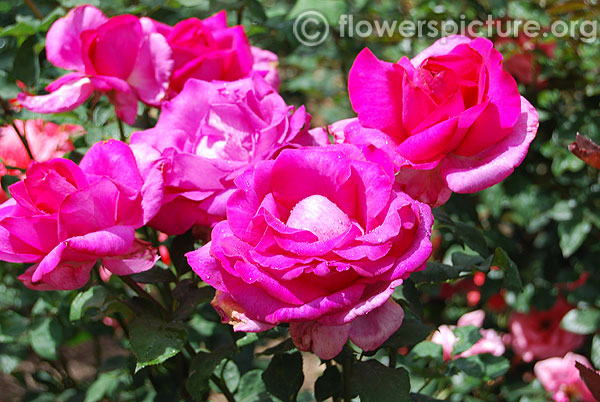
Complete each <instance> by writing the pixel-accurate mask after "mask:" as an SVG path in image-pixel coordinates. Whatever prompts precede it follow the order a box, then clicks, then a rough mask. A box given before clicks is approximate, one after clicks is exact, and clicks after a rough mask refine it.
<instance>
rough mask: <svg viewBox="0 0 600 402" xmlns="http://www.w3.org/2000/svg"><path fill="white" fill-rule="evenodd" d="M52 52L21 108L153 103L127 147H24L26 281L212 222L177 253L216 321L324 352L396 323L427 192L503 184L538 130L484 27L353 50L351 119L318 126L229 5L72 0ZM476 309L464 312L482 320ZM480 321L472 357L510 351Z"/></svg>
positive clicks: (19, 206) (113, 260)
mask: <svg viewBox="0 0 600 402" xmlns="http://www.w3.org/2000/svg"><path fill="white" fill-rule="evenodd" d="M46 55H47V58H48V60H49V61H50V62H51V63H53V64H54V65H56V66H58V67H61V68H63V69H66V70H70V71H72V72H70V73H68V74H66V75H64V76H63V77H60V78H59V79H58V80H56V81H54V82H53V83H51V84H50V85H49V86H48V87H47V88H46V89H47V91H48V94H47V95H40V96H34V95H32V94H28V93H22V94H21V95H20V96H19V98H18V99H19V102H20V103H21V105H22V106H24V107H25V108H27V109H30V110H33V111H36V112H40V113H57V112H63V111H67V110H72V109H74V108H75V107H77V106H79V105H81V104H83V103H84V102H85V101H86V99H88V98H89V97H90V96H91V95H92V94H100V93H101V94H104V95H106V96H107V97H108V99H109V100H110V102H111V103H112V104H113V105H114V107H115V111H116V114H117V116H118V117H119V118H120V119H122V120H123V121H125V122H126V123H129V124H133V123H134V121H135V119H136V115H137V110H138V101H141V102H143V103H145V104H147V105H150V106H154V107H157V108H160V117H159V119H158V123H157V124H156V126H155V127H154V128H151V129H148V130H144V131H139V132H135V133H133V135H132V136H131V138H130V144H127V143H124V142H120V141H115V140H111V141H106V142H102V143H97V144H95V145H94V146H93V147H92V148H91V149H90V150H89V151H88V152H87V153H86V155H85V156H84V157H83V159H82V160H81V162H80V163H79V164H78V165H77V164H75V163H73V162H72V161H70V160H68V159H61V158H55V159H51V160H47V161H43V160H45V159H48V158H49V156H54V155H51V153H47V156H48V157H43V156H40V157H39V158H38V157H37V156H36V159H38V160H39V161H41V162H35V163H32V164H31V165H30V166H29V168H28V169H27V172H26V174H25V178H24V179H23V180H22V181H20V182H18V183H16V184H13V185H12V186H10V194H11V196H12V198H11V199H10V200H8V201H6V202H4V203H3V204H2V205H1V206H0V258H1V259H3V260H5V261H9V262H16V263H30V264H32V265H31V266H30V267H29V268H28V269H27V270H26V271H25V273H23V274H22V275H21V276H20V277H19V279H20V280H21V281H22V282H23V283H24V284H25V285H26V286H28V287H30V288H32V289H39V290H53V289H77V288H80V287H82V286H84V285H85V284H86V283H87V281H88V280H89V276H90V271H91V270H92V268H93V267H94V266H95V265H96V263H97V262H98V261H100V264H101V267H102V269H103V270H107V271H110V272H111V273H113V274H116V275H130V274H133V273H138V272H142V271H145V270H148V269H151V268H152V267H153V266H154V263H155V262H156V260H157V258H158V257H157V251H156V250H155V249H154V248H153V247H152V245H151V244H150V243H149V242H147V241H144V240H142V239H140V238H138V236H136V229H139V228H141V227H143V226H148V227H150V228H153V229H156V230H159V231H161V232H163V233H166V234H168V235H178V234H181V233H184V232H186V231H188V230H190V229H191V228H193V227H197V226H209V227H211V228H212V233H211V241H210V242H208V243H206V244H205V245H204V246H202V247H201V248H200V249H198V250H196V251H193V252H191V253H189V254H187V259H188V261H189V264H190V265H191V267H192V268H193V270H194V271H195V272H196V274H198V275H199V276H200V277H201V278H202V280H203V281H205V282H206V283H208V284H209V285H211V286H213V287H214V288H215V289H216V296H215V299H214V300H213V303H212V304H213V306H214V307H215V309H216V310H217V311H218V312H219V313H220V315H221V316H222V318H223V320H224V322H228V323H230V324H232V325H233V327H234V329H235V330H236V331H249V332H259V331H265V330H268V329H270V328H273V327H274V326H276V325H278V324H279V323H289V331H290V334H291V336H292V338H293V341H294V343H295V344H296V346H297V347H298V348H299V349H300V350H304V351H306V350H312V351H313V352H314V353H316V354H317V355H319V356H320V357H322V358H324V359H329V358H332V357H334V356H335V355H337V354H338V353H339V352H340V351H341V349H342V347H343V345H344V344H345V343H346V342H347V340H348V339H350V340H351V341H352V342H353V343H354V344H356V345H357V346H359V347H360V348H361V349H363V350H366V351H371V350H374V349H376V348H378V347H379V346H380V345H381V344H382V343H383V342H384V341H385V340H386V339H387V338H388V337H389V336H390V335H391V334H392V333H394V332H395V331H396V330H397V329H398V328H399V327H400V325H401V324H402V320H403V316H404V312H403V310H402V308H401V307H400V306H399V305H398V304H396V303H395V302H394V301H393V299H392V298H391V295H392V293H393V292H394V289H395V288H396V287H397V286H399V285H400V284H402V282H403V280H404V279H406V278H407V277H408V276H409V275H410V274H411V273H412V272H415V271H418V270H422V269H425V266H426V262H427V260H428V258H429V257H430V255H431V251H432V244H431V240H430V238H431V227H432V224H433V216H432V213H431V207H437V206H439V205H441V204H443V203H445V202H446V201H447V200H448V199H449V197H450V196H451V194H452V192H457V193H473V192H477V191H480V190H482V189H485V188H487V187H490V186H492V185H494V184H496V183H498V182H500V181H502V180H503V179H504V178H506V177H507V176H508V175H510V174H511V173H512V171H513V170H514V168H515V167H516V166H518V165H519V164H520V163H521V162H522V161H523V159H524V157H525V155H526V153H527V150H528V147H529V144H530V143H531V141H532V140H533V138H534V137H535V134H536V131H537V128H538V116H537V113H536V111H535V109H534V108H533V107H532V106H531V105H530V103H529V102H528V101H527V100H525V99H524V98H523V97H521V96H520V94H519V91H518V88H517V84H516V82H515V80H514V79H513V78H512V77H511V75H510V74H508V73H507V72H506V71H505V70H503V66H502V56H501V55H500V53H499V52H498V51H497V50H495V49H494V47H493V45H492V43H491V42H490V41H488V40H486V39H483V38H478V39H469V38H466V37H463V36H453V37H449V38H444V39H441V40H439V41H438V42H436V43H435V44H433V45H432V46H431V47H429V48H427V49H426V50H425V51H423V52H422V53H420V54H419V55H417V56H416V57H414V58H413V59H408V58H406V57H404V58H402V59H401V60H399V61H398V62H396V63H389V62H385V61H382V60H379V59H378V58H377V57H375V56H374V55H373V53H371V52H370V51H369V50H368V49H364V50H363V51H362V52H361V53H360V54H359V55H358V56H357V58H356V60H355V62H354V65H353V66H352V69H351V71H350V74H349V82H348V90H349V95H350V101H351V104H352V107H353V109H354V111H355V112H356V114H357V117H355V118H350V119H347V120H342V121H339V122H336V123H334V124H332V125H330V126H328V127H324V128H314V129H312V130H309V122H310V115H309V114H308V113H307V112H306V111H305V109H304V108H303V107H300V108H297V109H296V108H294V107H293V106H289V105H287V104H286V103H285V101H284V100H283V99H282V98H281V96H280V95H279V94H278V92H277V88H278V84H279V78H278V75H277V71H276V62H277V57H276V56H275V55H274V54H273V53H271V52H269V51H266V50H262V49H258V48H256V47H252V46H250V44H249V41H248V39H247V37H246V35H245V33H244V30H243V28H242V27H240V26H236V27H227V23H226V15H225V13H224V12H221V13H218V14H216V15H214V16H212V17H210V18H207V19H205V20H199V19H196V18H191V19H188V20H184V21H182V22H180V23H178V24H176V25H175V26H173V27H171V26H168V25H165V24H162V23H159V22H157V21H154V20H152V19H150V18H145V17H143V18H138V17H135V16H132V15H119V16H116V17H112V18H107V17H106V16H105V15H104V14H103V13H102V12H101V11H100V10H98V9H97V8H95V7H92V6H80V7H77V8H75V9H73V10H71V11H70V12H69V13H68V14H67V15H66V16H65V17H63V18H60V19H59V20H57V21H56V22H55V23H54V24H53V25H52V27H51V29H50V30H49V32H48V35H47V38H46ZM64 151H68V149H65V150H63V153H64ZM474 314H475V315H474V316H473V317H470V318H469V319H465V320H463V321H469V322H470V323H476V324H478V325H479V326H481V324H482V321H483V316H482V314H481V312H475V313H474ZM459 325H465V324H464V323H463V322H459ZM555 328H556V327H555ZM483 331H486V332H484V333H483V334H484V336H483V338H482V340H481V341H480V342H479V343H478V344H477V345H475V346H474V347H473V350H470V351H467V352H465V353H463V355H464V356H467V355H469V354H476V353H483V352H481V351H484V352H492V353H494V354H498V353H500V354H502V353H503V352H504V346H503V345H502V343H501V342H500V344H498V343H497V342H496V341H497V340H498V339H499V335H497V334H496V333H495V332H493V331H491V330H483ZM526 332H527V331H526ZM559 332H560V330H557V331H556V332H553V335H552V336H560V334H559ZM524 336H528V335H524ZM452 337H453V335H452V331H451V330H450V328H448V327H446V328H444V327H442V328H440V331H439V332H438V333H436V335H435V336H434V341H437V342H439V343H441V344H442V345H444V351H445V352H444V355H445V356H446V358H450V350H451V346H452V343H453V342H454V339H453V338H452ZM514 344H515V345H517V344H516V343H514ZM448 345H450V346H448ZM490 345H491V346H490ZM570 345H571V346H573V345H572V342H571V343H570ZM552 347H553V348H554V350H553V351H552V352H553V353H556V352H558V348H556V347H555V346H552ZM525 349H526V348H525ZM515 350H517V351H519V349H518V347H515ZM532 353H534V354H535V353H536V352H532ZM563 353H564V352H563ZM523 356H525V355H523ZM535 357H537V358H544V357H548V355H547V354H544V353H540V354H535ZM531 358H533V356H532V357H531ZM567 358H571V357H570V355H568V356H567ZM530 360H531V359H530Z"/></svg>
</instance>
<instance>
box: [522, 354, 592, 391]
mask: <svg viewBox="0 0 600 402" xmlns="http://www.w3.org/2000/svg"><path fill="white" fill-rule="evenodd" d="M576 362H579V363H581V364H583V365H584V366H586V367H589V368H590V369H591V368H592V366H591V365H590V363H589V362H588V360H587V359H586V358H585V357H583V356H581V355H578V354H575V353H567V354H566V355H565V357H562V358H561V357H552V358H550V359H546V360H542V361H539V362H537V363H536V364H535V367H534V368H533V371H534V372H535V376H536V377H537V379H538V380H539V381H540V382H541V383H542V385H543V386H544V388H545V389H546V391H548V392H550V393H551V394H552V399H553V400H554V401H556V402H569V401H582V402H594V401H596V398H594V396H593V395H592V393H591V392H590V390H589V389H588V388H587V386H586V385H585V383H584V382H583V380H582V379H581V376H580V375H579V370H578V369H577V368H576V367H575V363H576Z"/></svg>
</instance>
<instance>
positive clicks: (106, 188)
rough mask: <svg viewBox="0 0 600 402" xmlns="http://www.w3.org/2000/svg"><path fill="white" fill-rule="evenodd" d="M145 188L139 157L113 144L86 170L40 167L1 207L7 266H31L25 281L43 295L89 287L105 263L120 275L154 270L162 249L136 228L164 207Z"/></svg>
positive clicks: (1, 248)
mask: <svg viewBox="0 0 600 402" xmlns="http://www.w3.org/2000/svg"><path fill="white" fill-rule="evenodd" d="M143 184H144V182H143V180H142V177H141V175H140V173H139V171H138V168H137V166H136V162H135V158H134V156H133V153H132V152H131V150H130V149H129V147H128V146H127V144H124V143H122V142H119V141H114V140H111V141H107V142H101V143H98V144H96V145H94V146H93V147H92V148H91V149H90V150H89V151H88V152H87V154H86V155H85V156H84V157H83V159H82V160H81V163H80V164H79V166H78V165H76V164H75V163H73V162H72V161H70V160H68V159H52V160H50V161H47V162H39V163H33V164H32V165H31V166H30V167H29V168H28V169H27V172H26V177H25V179H24V180H23V181H20V182H18V183H15V184H13V185H11V186H10V187H9V190H10V193H11V195H12V196H13V198H12V199H10V200H8V201H6V202H4V203H3V204H2V205H0V259H2V260H4V261H8V262H17V263H32V264H33V265H32V266H30V267H29V268H28V269H27V270H26V271H25V273H24V274H22V275H21V276H19V279H20V280H21V281H22V282H23V283H24V284H25V286H27V287H29V288H32V289H37V290H71V289H77V288H80V287H82V286H83V285H85V283H86V282H87V281H88V279H89V275H90V270H91V269H92V267H93V266H94V264H95V263H96V261H97V260H99V259H101V260H102V264H103V266H104V268H105V269H107V270H109V271H110V272H112V273H113V274H116V275H130V274H133V273H136V272H141V271H145V270H148V269H150V268H152V266H153V265H154V262H155V261H156V260H157V258H158V257H157V256H156V250H155V249H153V248H152V247H151V244H149V243H147V242H145V241H142V240H138V239H136V237H135V229H137V228H139V227H141V226H143V225H144V224H145V223H146V222H147V220H148V216H151V215H152V214H153V213H155V212H156V210H157V207H158V206H159V205H156V204H154V205H153V204H152V203H151V202H148V201H146V200H144V199H143V198H142V195H141V190H142V187H143Z"/></svg>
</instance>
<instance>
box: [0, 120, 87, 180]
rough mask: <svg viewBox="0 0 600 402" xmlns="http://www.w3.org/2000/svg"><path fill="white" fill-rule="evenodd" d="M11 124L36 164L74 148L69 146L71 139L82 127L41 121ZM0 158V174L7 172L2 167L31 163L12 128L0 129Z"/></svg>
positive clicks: (23, 167) (80, 132) (18, 166)
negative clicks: (22, 137)
mask: <svg viewBox="0 0 600 402" xmlns="http://www.w3.org/2000/svg"><path fill="white" fill-rule="evenodd" d="M14 124H15V126H16V127H17V129H18V130H19V133H20V134H21V135H24V136H25V139H26V140H27V143H28V145H29V148H30V150H31V153H32V155H33V159H34V160H35V161H37V162H44V161H47V160H50V159H52V158H60V157H62V156H63V155H64V154H66V153H67V152H70V151H72V150H73V149H75V148H74V147H73V144H72V143H71V138H73V137H76V136H79V135H82V134H83V133H84V130H83V127H81V126H80V125H77V124H60V125H59V124H55V123H52V122H49V121H45V120H42V119H35V120H25V121H24V120H15V121H14ZM0 158H2V162H3V165H1V167H0V175H4V174H7V173H9V172H8V171H7V169H6V166H5V165H9V166H12V167H16V168H19V169H27V168H28V167H29V165H30V164H31V158H30V157H29V154H28V153H27V150H26V149H25V145H23V141H21V139H20V138H19V135H18V134H17V132H16V131H15V129H14V127H13V126H3V127H0ZM13 173H15V172H13ZM11 174H12V173H11ZM17 174H19V173H17Z"/></svg>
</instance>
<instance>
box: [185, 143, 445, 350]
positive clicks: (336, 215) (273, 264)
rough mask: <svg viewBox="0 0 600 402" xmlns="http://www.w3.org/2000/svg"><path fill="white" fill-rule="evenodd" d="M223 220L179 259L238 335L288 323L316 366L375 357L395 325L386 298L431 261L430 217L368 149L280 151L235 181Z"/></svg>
mask: <svg viewBox="0 0 600 402" xmlns="http://www.w3.org/2000/svg"><path fill="white" fill-rule="evenodd" d="M235 184H236V187H237V188H236V189H235V190H234V193H233V194H232V195H231V196H230V197H229V200H228V202H227V220H225V221H222V222H219V223H217V224H216V226H215V227H214V229H213V231H212V239H211V241H210V242H209V243H207V244H206V245H204V246H203V247H202V248H200V249H199V250H196V251H194V252H191V253H188V254H187V258H188V262H189V264H190V266H191V267H192V269H193V270H194V271H195V272H196V273H197V274H198V275H199V276H200V277H201V278H202V280H204V281H205V282H207V283H208V284H210V285H211V286H213V287H215V288H216V289H217V296H216V297H215V300H214V301H213V305H214V306H215V308H216V309H217V311H219V313H220V314H221V316H222V318H223V321H224V322H228V323H230V324H232V325H234V330H236V331H239V330H243V331H252V332H258V331H264V330H266V329H269V328H272V327H273V326H275V325H277V324H279V323H290V335H291V336H292V339H293V341H294V343H295V344H296V346H298V348H299V349H300V350H304V351H307V350H312V351H313V352H315V353H316V354H317V355H318V356H320V357H321V358H323V359H330V358H332V357H334V356H335V355H337V354H338V353H339V352H340V351H341V350H342V348H343V346H344V344H345V343H346V341H347V340H348V339H350V340H352V342H354V343H355V344H356V345H357V346H359V347H360V348H361V349H363V350H367V351H370V350H375V349H376V348H377V347H379V346H380V345H381V344H382V343H383V342H384V341H385V340H386V339H387V338H388V337H389V336H390V335H392V334H393V333H394V332H395V331H396V330H397V329H398V327H399V326H400V325H401V323H402V319H403V317H404V312H403V310H402V308H401V307H400V306H399V305H398V304H396V303H395V302H394V301H393V300H392V299H391V295H392V293H393V292H394V288H395V287H397V286H398V285H400V284H401V283H402V281H403V280H404V279H406V278H407V277H408V276H409V275H410V274H411V273H412V272H414V271H418V270H421V269H423V268H424V267H425V263H426V261H427V259H428V258H429V256H430V254H431V248H432V247H431V241H430V236H431V225H432V223H433V217H432V215H431V209H430V208H429V206H427V205H425V204H422V203H420V202H417V201H415V200H413V199H411V198H410V197H408V196H407V195H406V194H404V193H402V192H399V191H396V189H395V188H394V174H393V166H392V163H391V161H390V160H389V158H388V157H387V155H386V154H385V153H384V152H382V151H381V150H377V149H374V148H372V147H369V148H365V149H363V150H360V149H359V148H357V147H355V146H352V145H349V144H342V145H336V146H328V147H313V148H301V149H284V150H283V151H281V153H280V154H279V155H278V156H277V157H276V158H275V159H274V160H267V161H261V162H258V163H257V164H255V165H254V166H253V167H252V168H251V169H248V170H246V171H245V172H244V173H243V174H242V175H240V176H238V177H237V179H236V180H235Z"/></svg>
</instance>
